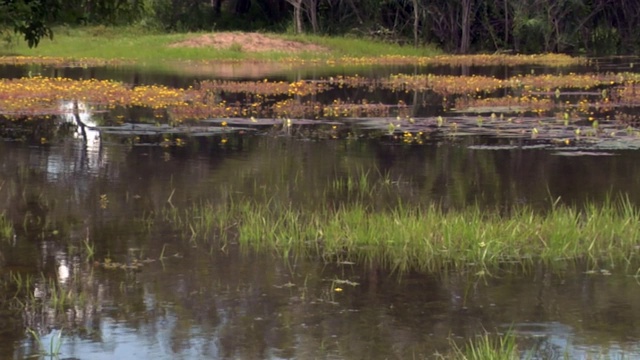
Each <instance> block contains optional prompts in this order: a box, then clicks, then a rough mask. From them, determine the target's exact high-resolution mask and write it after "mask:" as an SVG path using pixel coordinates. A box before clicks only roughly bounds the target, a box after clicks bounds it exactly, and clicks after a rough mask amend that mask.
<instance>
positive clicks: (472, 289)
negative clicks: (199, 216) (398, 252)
mask: <svg viewBox="0 0 640 360" xmlns="http://www.w3.org/2000/svg"><path fill="white" fill-rule="evenodd" d="M107 70H108V71H111V73H109V75H97V74H98V73H99V72H100V71H103V70H100V69H98V70H95V71H96V72H95V73H94V74H89V76H98V77H100V76H105V77H107V78H110V77H113V78H118V76H119V75H117V74H118V73H120V72H122V71H123V70H121V69H105V70H104V71H107ZM393 70H394V71H395V69H393ZM4 71H11V73H14V72H15V71H18V70H17V69H13V70H11V69H10V70H7V68H5V69H4ZM19 71H24V69H21V70H19ZM64 71H89V70H86V69H84V70H64ZM388 71H391V70H388ZM452 71H454V70H452ZM503 71H514V70H513V69H509V70H504V69H503ZM64 76H72V75H70V73H66V72H65V73H64ZM82 76H85V75H82ZM122 76H123V78H126V77H131V76H135V75H134V74H131V73H126V71H124V72H122ZM163 76H164V75H163ZM163 76H160V77H157V78H156V77H154V76H153V75H152V74H146V75H144V76H143V77H145V78H146V79H147V80H146V81H149V82H157V83H166V84H180V83H182V84H187V83H189V82H191V81H193V78H191V77H189V76H186V77H182V78H181V77H180V76H179V75H175V74H173V75H171V76H172V77H174V78H176V79H177V80H172V79H168V78H166V77H163ZM118 79H120V78H118ZM176 86H178V85H176ZM272 135H273V134H271V135H268V136H267V135H262V134H255V133H245V134H236V135H233V136H231V137H230V138H229V139H228V141H227V142H225V143H224V144H222V143H221V140H222V139H221V137H220V136H210V137H203V138H199V139H193V140H191V141H189V142H188V143H187V144H186V145H185V146H184V147H168V148H163V147H160V146H150V145H144V146H142V145H140V146H132V145H131V144H130V143H128V142H126V141H123V139H121V138H118V137H114V136H104V137H102V138H95V137H94V136H93V135H91V134H89V136H88V141H85V140H84V139H83V138H81V137H77V136H73V134H69V135H66V136H64V135H63V136H59V137H58V138H56V140H55V141H52V142H50V143H48V144H44V145H43V144H37V143H34V142H31V141H4V142H0V211H1V212H3V213H4V215H5V217H6V218H7V219H9V220H10V221H11V222H12V223H13V224H14V226H15V236H14V237H13V238H10V239H7V240H0V253H1V254H2V258H0V279H3V281H4V282H3V283H0V290H1V291H3V292H4V294H1V295H0V359H5V358H6V359H21V358H25V357H28V356H32V355H34V354H37V353H39V352H41V351H42V349H41V348H44V350H45V351H49V349H50V345H51V344H53V345H56V344H58V343H61V348H60V351H59V352H60V358H79V359H113V358H122V359H140V358H149V359H151V358H153V359H194V358H229V359H262V358H268V359H292V358H296V359H313V358H329V359H389V358H398V359H405V358H435V357H436V356H435V354H437V353H440V354H445V355H446V354H447V353H448V352H449V351H450V350H451V348H452V342H457V343H459V344H463V343H464V342H465V341H467V340H468V339H473V338H474V337H475V336H477V335H479V334H482V333H483V332H484V331H485V330H486V331H489V332H499V333H504V332H506V331H508V330H509V329H511V330H512V331H513V332H514V333H516V334H517V335H518V341H519V343H520V348H521V349H522V350H530V351H532V352H533V355H532V356H533V357H534V358H539V359H554V358H564V357H565V356H566V357H568V358H600V357H603V358H614V359H617V358H636V357H640V330H639V329H640V305H638V304H640V302H638V299H639V298H640V285H639V282H638V281H637V278H636V277H634V276H633V275H634V274H635V273H636V270H637V268H636V267H627V268H624V267H623V268H620V267H617V268H616V267H613V266H611V264H607V263H603V264H601V267H600V268H598V269H592V268H591V267H589V266H587V265H585V264H580V263H577V264H574V263H571V264H566V263H558V264H557V265H556V266H554V267H553V268H547V267H543V266H535V265H534V266H533V267H530V268H527V269H518V268H517V267H512V266H506V265H505V267H504V268H503V269H501V270H498V271H496V272H495V273H494V274H491V276H480V275H478V274H475V272H465V271H463V270H461V271H457V272H450V271H442V272H438V273H408V274H396V273H390V272H389V271H388V270H387V269H384V268H381V267H376V266H364V265H363V264H350V263H344V264H335V263H324V262H322V261H319V260H318V259H307V258H299V257H288V258H282V257H281V256H279V255H277V254H273V253H270V252H267V253H265V252H255V251H251V250H246V249H239V248H237V247H235V246H230V247H228V248H225V249H220V248H219V247H206V246H200V244H198V243H195V242H193V241H190V239H189V234H184V233H182V232H181V231H176V230H174V229H172V228H171V227H170V226H168V225H167V224H166V223H163V222H162V221H159V220H158V215H159V214H162V213H164V212H167V211H168V210H170V209H174V208H178V209H181V208H184V207H186V206H188V205H190V204H192V203H194V202H198V201H204V200H206V201H211V202H213V203H218V204H224V203H225V202H228V201H230V199H232V198H233V197H234V196H238V195H242V196H246V197H249V198H251V197H259V196H264V195H265V194H267V195H268V197H271V198H277V199H279V200H283V201H290V202H292V203H296V204H300V206H304V207H307V208H309V209H313V208H314V206H317V204H318V203H320V202H321V201H320V200H322V199H324V198H325V197H326V196H327V193H326V191H325V190H326V189H327V188H328V187H330V186H331V183H332V181H334V180H335V179H341V178H342V179H344V178H348V177H349V176H358V174H362V173H366V174H368V176H369V179H370V181H372V182H376V181H382V179H383V178H385V179H390V180H391V181H392V182H393V183H394V184H396V191H395V193H394V194H393V196H389V195H388V194H381V195H380V198H379V199H378V200H377V201H379V202H381V203H383V204H384V203H391V202H393V201H397V199H398V198H400V199H402V200H403V201H405V202H407V203H416V204H429V203H432V202H438V203H441V204H443V205H445V206H448V207H463V206H465V205H467V204H472V203H475V202H480V203H481V204H482V205H483V206H486V207H487V209H495V208H496V207H498V208H499V207H502V206H504V207H508V206H510V205H512V204H514V203H525V204H529V205H531V206H533V207H536V208H540V209H545V208H546V207H548V206H549V204H550V203H551V202H553V201H555V200H556V199H558V198H560V199H561V201H563V202H565V203H568V204H577V205H580V204H582V203H584V202H585V201H596V202H598V201H602V200H604V199H605V198H606V197H607V196H616V195H618V194H624V195H626V196H628V197H629V199H630V200H631V201H632V202H633V203H634V204H636V205H640V153H638V152H637V151H635V150H613V151H607V156H562V154H558V152H559V151H558V150H557V149H555V148H552V147H539V146H535V145H536V144H535V142H531V141H524V140H518V139H501V138H496V137H491V136H474V137H460V138H455V139H449V138H434V139H431V140H429V141H426V142H425V143H424V144H422V145H410V146H405V145H400V144H397V143H395V142H389V141H384V140H380V139H360V140H357V141H353V140H322V141H312V140H308V139H300V138H295V137H291V136H286V134H284V133H283V134H276V136H272ZM335 201H341V199H340V198H336V199H335ZM630 226H637V224H631V225H630ZM85 242H86V243H91V244H94V245H95V249H94V251H95V254H94V255H93V257H92V258H91V259H88V258H87V252H86V245H85ZM161 255H162V256H163V257H164V259H162V260H160V257H161ZM107 259H109V260H110V261H112V262H114V263H118V264H125V265H132V266H131V268H127V269H123V268H115V269H110V268H105V267H104V266H103V265H101V264H100V263H102V264H103V263H104V262H106V261H107ZM147 259H149V260H148V262H144V265H143V266H140V267H137V266H133V265H135V264H138V263H139V262H140V261H145V260H147ZM593 270H595V271H593ZM15 274H21V276H23V277H27V276H29V275H31V276H32V278H31V287H30V288H29V293H32V294H34V295H33V298H34V300H32V301H31V302H30V303H29V304H30V305H29V306H27V307H26V308H18V307H16V306H15V303H13V302H12V301H11V299H12V295H13V292H14V291H16V289H15V287H14V286H13V285H11V278H12V276H15ZM51 283H55V284H58V285H57V288H59V290H61V291H63V292H64V293H66V294H69V295H70V296H72V297H73V299H74V301H72V302H71V303H70V304H67V305H65V306H62V307H56V306H55V303H53V302H52V301H50V296H49V297H47V296H46V295H42V294H43V293H44V294H49V293H50V291H51V286H50V284H51ZM23 297H24V298H25V299H26V298H27V296H23ZM45 298H46V299H49V301H47V300H44V299H45ZM23 300H24V299H23ZM25 301H26V300H25ZM27 329H32V330H33V331H34V332H35V333H37V334H38V335H39V337H40V338H41V339H40V341H41V342H42V345H40V344H38V343H37V342H36V341H35V340H34V336H33V334H31V333H29V332H28V331H27ZM60 332H61V335H62V336H61V340H57V336H58V334H60Z"/></svg>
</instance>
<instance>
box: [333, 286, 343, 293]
mask: <svg viewBox="0 0 640 360" xmlns="http://www.w3.org/2000/svg"><path fill="white" fill-rule="evenodd" d="M333 291H335V292H341V291H342V288H341V287H337V288H335V289H333Z"/></svg>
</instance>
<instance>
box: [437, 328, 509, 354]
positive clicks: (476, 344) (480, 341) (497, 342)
mask: <svg viewBox="0 0 640 360" xmlns="http://www.w3.org/2000/svg"><path fill="white" fill-rule="evenodd" d="M447 358H450V359H459V360H512V359H519V358H520V356H519V354H518V346H517V344H516V336H515V335H514V334H513V333H511V332H508V333H506V334H504V335H491V334H484V335H481V336H478V337H477V338H475V339H471V340H469V341H468V342H467V344H466V345H465V346H464V347H460V346H459V345H457V344H455V343H454V344H453V355H452V356H450V357H447Z"/></svg>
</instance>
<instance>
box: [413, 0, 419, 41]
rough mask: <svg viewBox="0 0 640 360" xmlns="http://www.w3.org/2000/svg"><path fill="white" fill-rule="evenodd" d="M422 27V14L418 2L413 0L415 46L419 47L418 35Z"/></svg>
mask: <svg viewBox="0 0 640 360" xmlns="http://www.w3.org/2000/svg"><path fill="white" fill-rule="evenodd" d="M419 25H420V12H419V11H418V0H413V46H414V47H418V33H419V28H418V27H419Z"/></svg>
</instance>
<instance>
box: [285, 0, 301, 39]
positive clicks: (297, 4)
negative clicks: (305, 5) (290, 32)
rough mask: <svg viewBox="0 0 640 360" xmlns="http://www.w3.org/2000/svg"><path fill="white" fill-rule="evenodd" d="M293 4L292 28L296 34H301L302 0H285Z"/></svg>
mask: <svg viewBox="0 0 640 360" xmlns="http://www.w3.org/2000/svg"><path fill="white" fill-rule="evenodd" d="M287 2H288V3H289V4H291V5H292V6H293V28H294V29H295V32H296V34H302V0H287Z"/></svg>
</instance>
